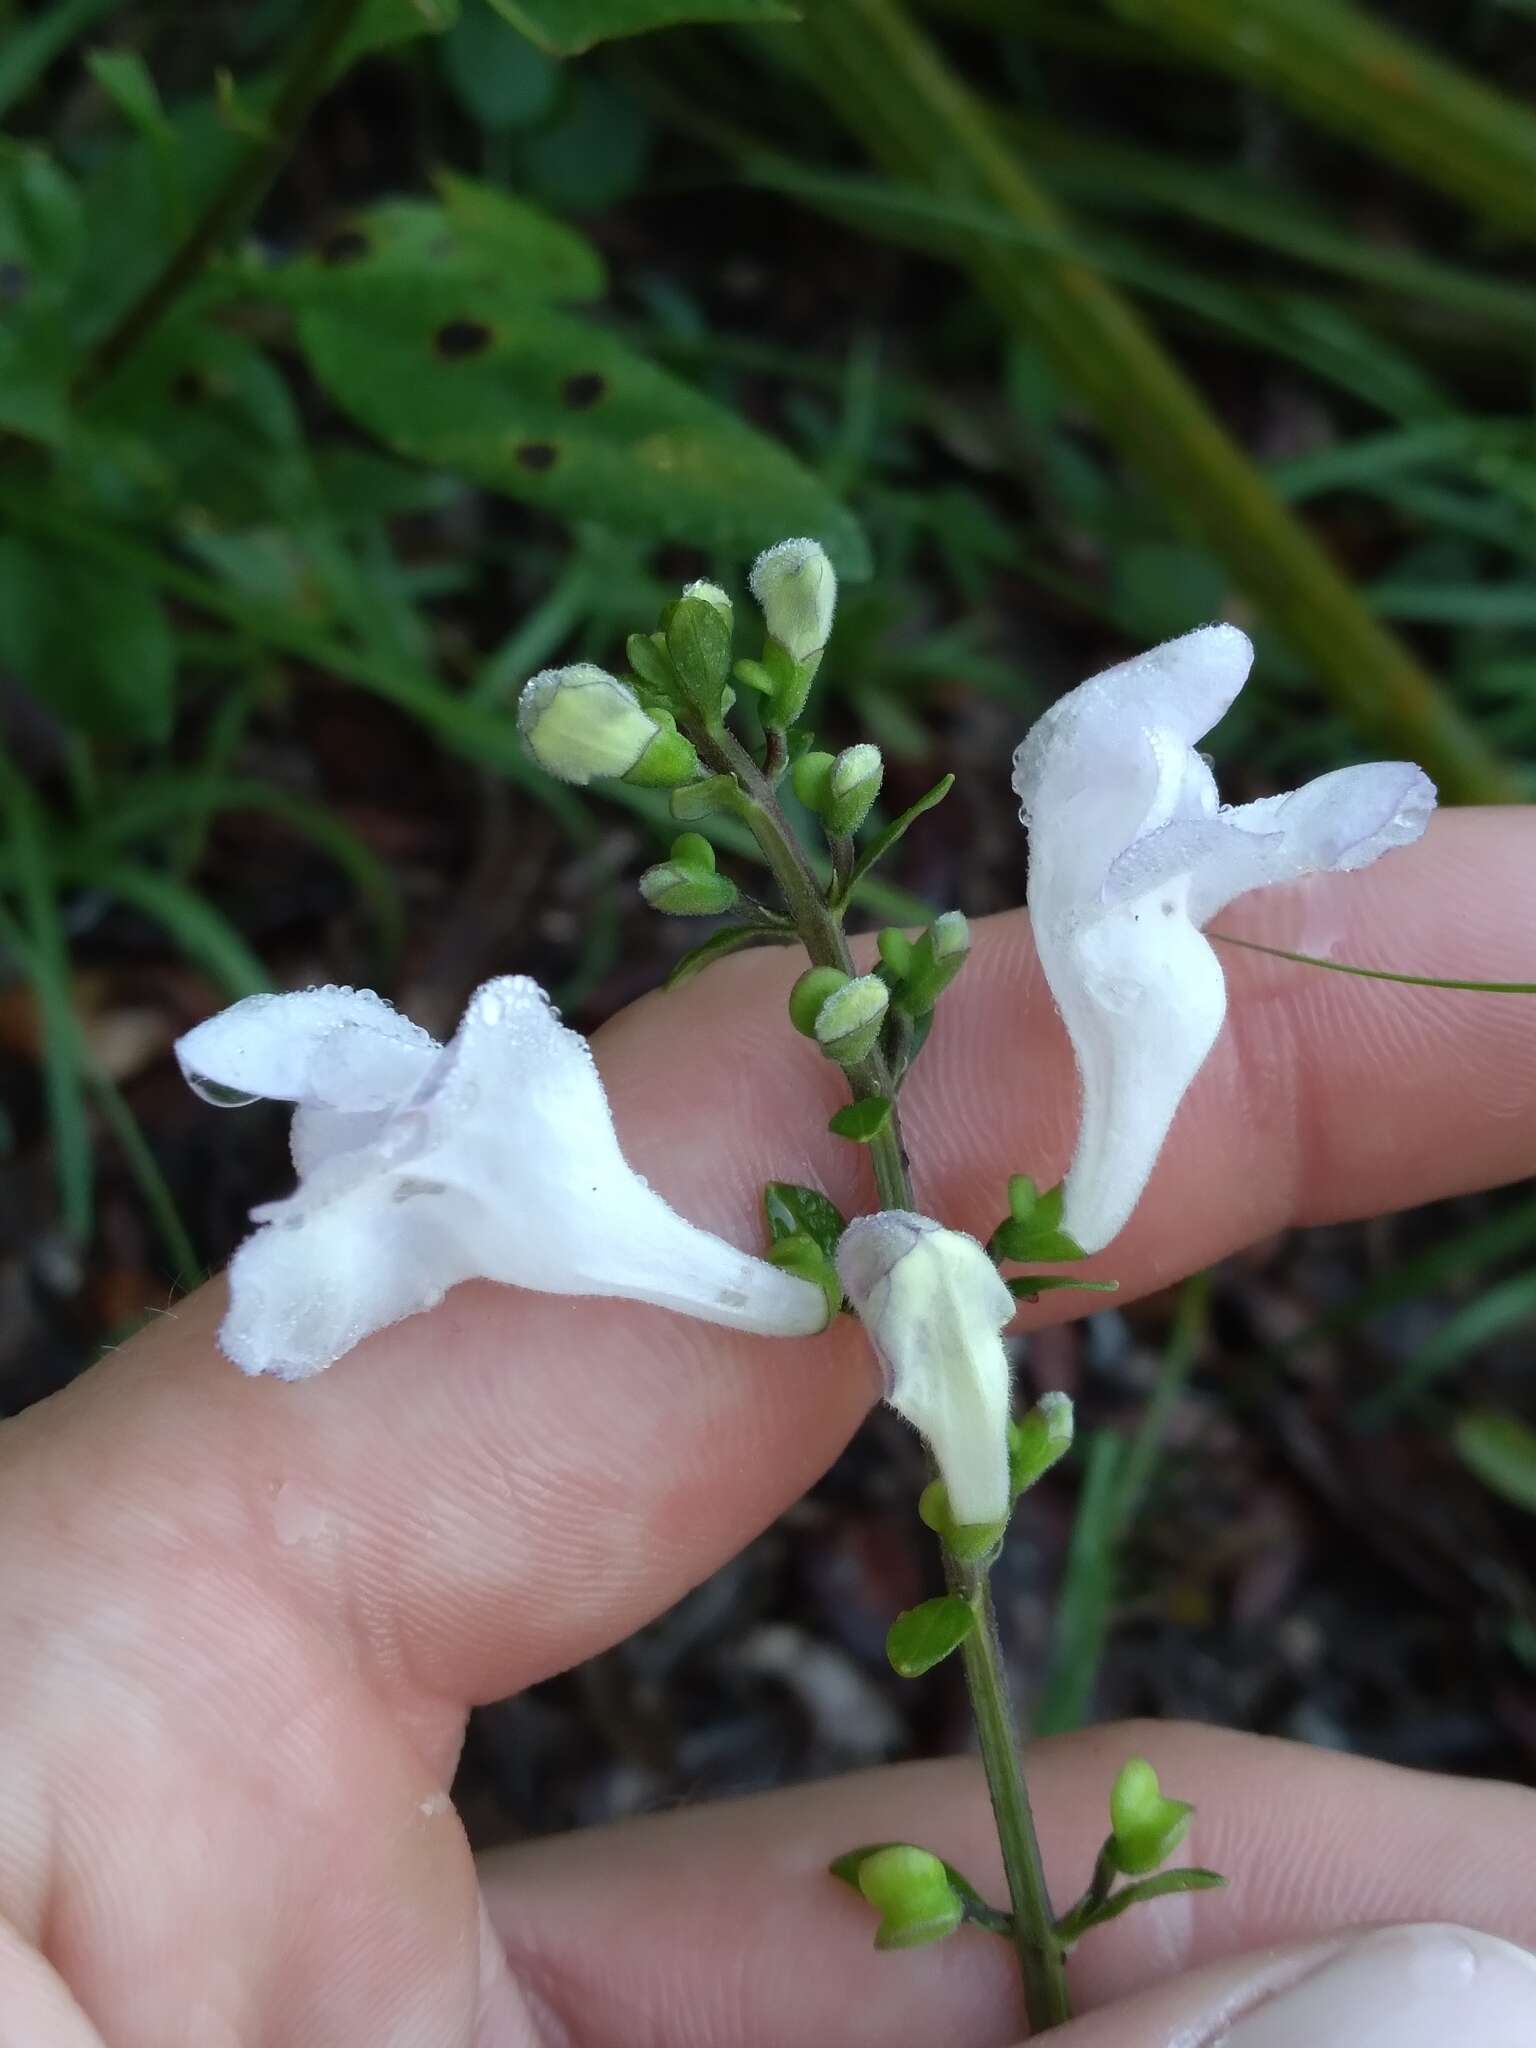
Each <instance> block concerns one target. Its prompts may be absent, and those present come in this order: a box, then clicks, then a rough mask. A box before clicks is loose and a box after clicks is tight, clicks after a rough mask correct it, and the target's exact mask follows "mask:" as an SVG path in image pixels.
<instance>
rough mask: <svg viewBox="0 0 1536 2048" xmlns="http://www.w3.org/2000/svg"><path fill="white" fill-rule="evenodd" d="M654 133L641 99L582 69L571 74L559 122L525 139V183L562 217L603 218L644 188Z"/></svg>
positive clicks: (522, 150)
mask: <svg viewBox="0 0 1536 2048" xmlns="http://www.w3.org/2000/svg"><path fill="white" fill-rule="evenodd" d="M655 135H656V124H655V122H654V121H653V119H652V118H651V112H650V109H649V108H648V107H647V106H646V104H645V102H644V101H643V100H642V99H641V98H639V96H638V95H637V94H636V93H634V92H631V91H627V90H626V89H625V88H624V87H623V86H622V85H621V84H620V83H618V81H616V80H615V79H612V78H605V77H604V76H602V74H601V73H599V72H596V71H593V70H591V69H589V68H588V67H586V66H580V67H578V68H575V69H573V70H570V71H568V72H567V74H566V77H565V80H564V89H563V91H562V92H561V95H560V100H559V103H558V106H557V110H556V113H555V116H554V118H553V119H552V120H549V121H545V122H541V123H540V125H539V126H538V127H537V128H533V129H530V130H529V132H528V133H527V134H526V135H525V136H524V137H523V138H522V146H521V148H520V150H519V151H518V158H519V162H520V165H521V170H522V177H523V179H524V181H525V183H526V184H527V186H528V189H529V190H530V191H532V192H535V193H537V194H538V196H539V198H540V199H542V200H543V201H544V202H545V204H546V205H549V206H552V207H554V209H555V210H556V212H557V213H561V214H567V213H600V212H602V210H603V209H604V208H605V207H609V206H616V205H617V204H618V203H619V201H620V200H622V199H627V198H629V197H630V195H631V194H632V193H633V192H634V191H635V190H636V188H637V187H638V186H639V184H640V182H641V180H642V178H643V177H644V175H645V171H646V166H647V165H648V164H649V162H650V157H651V149H652V146H653V144H654V141H655Z"/></svg>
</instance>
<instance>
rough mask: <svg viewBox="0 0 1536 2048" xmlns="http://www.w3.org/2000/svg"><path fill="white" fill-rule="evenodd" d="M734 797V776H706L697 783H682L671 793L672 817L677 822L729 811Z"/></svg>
mask: <svg viewBox="0 0 1536 2048" xmlns="http://www.w3.org/2000/svg"><path fill="white" fill-rule="evenodd" d="M735 795H736V778H735V776H734V775H706V776H705V777H704V778H703V780H702V781H699V782H684V783H682V784H681V785H680V786H679V787H678V788H676V789H674V790H673V792H672V815H673V817H674V818H677V819H678V820H680V821H681V820H684V819H690V818H707V817H709V816H710V814H711V813H712V812H714V811H724V810H729V809H730V807H731V805H732V803H733V801H734V799H735Z"/></svg>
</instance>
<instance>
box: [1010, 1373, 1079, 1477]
mask: <svg viewBox="0 0 1536 2048" xmlns="http://www.w3.org/2000/svg"><path fill="white" fill-rule="evenodd" d="M1072 1430H1073V1419H1072V1402H1071V1399H1070V1397H1069V1396H1068V1395H1066V1394H1059V1393H1052V1394H1042V1395H1041V1396H1040V1398H1039V1400H1038V1401H1037V1402H1036V1403H1035V1405H1034V1407H1033V1408H1031V1409H1030V1411H1029V1413H1028V1414H1027V1415H1025V1416H1023V1417H1021V1418H1020V1420H1019V1421H1017V1422H1010V1423H1009V1425H1008V1479H1009V1485H1010V1487H1011V1489H1012V1492H1013V1496H1014V1498H1015V1499H1017V1498H1018V1496H1019V1495H1020V1494H1021V1493H1027V1492H1028V1490H1029V1488H1030V1487H1032V1486H1033V1485H1034V1483H1035V1481H1036V1480H1037V1479H1041V1478H1043V1477H1044V1476H1045V1474H1046V1473H1047V1472H1049V1471H1050V1469H1051V1467H1052V1466H1053V1465H1054V1464H1055V1463H1056V1462H1057V1460H1058V1459H1059V1458H1064V1457H1065V1456H1066V1454H1067V1452H1068V1451H1070V1450H1071V1448H1072Z"/></svg>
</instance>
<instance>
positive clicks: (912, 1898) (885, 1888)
mask: <svg viewBox="0 0 1536 2048" xmlns="http://www.w3.org/2000/svg"><path fill="white" fill-rule="evenodd" d="M858 1886H859V1890H860V1891H861V1892H862V1893H863V1894H864V1896H865V1898H866V1899H868V1901H869V1903H870V1904H871V1905H872V1906H873V1907H874V1908H875V1909H876V1910H877V1912H878V1913H879V1915H880V1931H879V1933H878V1934H877V1935H876V1936H875V1946H876V1948H921V1947H922V1946H923V1945H924V1943H926V1942H930V1941H942V1940H943V1939H944V1937H945V1935H946V1934H953V1933H954V1931H955V1929H956V1928H957V1927H958V1926H959V1925H960V1923H961V1921H962V1920H963V1919H964V1918H965V1908H964V1906H963V1905H962V1904H961V1901H960V1898H959V1895H958V1893H957V1892H956V1891H955V1888H954V1886H953V1885H952V1884H951V1883H950V1881H949V1872H948V1871H947V1870H946V1869H945V1868H944V1865H943V1864H942V1863H941V1862H940V1860H939V1858H938V1857H937V1856H935V1855H933V1854H932V1853H931V1852H930V1851H929V1850H927V1849H918V1848H914V1847H913V1845H912V1844H911V1843H910V1842H893V1843H891V1844H890V1846H889V1847H888V1848H884V1849H874V1850H872V1851H871V1852H870V1854H869V1855H867V1856H866V1857H865V1858H864V1859H863V1861H862V1862H861V1863H860V1864H859V1869H858Z"/></svg>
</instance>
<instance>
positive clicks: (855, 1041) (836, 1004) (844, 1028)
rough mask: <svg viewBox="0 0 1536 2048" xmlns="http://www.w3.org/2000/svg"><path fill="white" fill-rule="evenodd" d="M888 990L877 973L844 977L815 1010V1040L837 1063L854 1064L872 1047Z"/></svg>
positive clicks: (885, 1005) (885, 1009)
mask: <svg viewBox="0 0 1536 2048" xmlns="http://www.w3.org/2000/svg"><path fill="white" fill-rule="evenodd" d="M890 1005H891V992H890V990H889V989H888V988H887V987H886V985H885V983H884V982H883V981H882V980H881V979H880V977H879V975H878V974H860V975H858V976H856V977H855V979H854V980H852V981H845V982H844V983H843V985H842V987H841V988H839V989H837V990H836V991H834V993H833V994H832V995H830V996H828V997H827V999H826V1001H825V1002H824V1003H823V1004H822V1006H821V1008H820V1009H819V1010H818V1011H817V1013H816V1043H817V1044H818V1045H819V1046H820V1047H821V1049H822V1051H823V1052H824V1053H825V1054H826V1055H827V1058H828V1059H830V1060H836V1061H837V1063H838V1065H839V1066H840V1067H856V1066H857V1065H858V1063H859V1061H860V1060H862V1059H864V1058H865V1057H866V1056H867V1055H868V1054H869V1053H870V1052H872V1051H873V1050H874V1045H875V1041H876V1039H877V1038H878V1037H879V1036H880V1027H881V1025H882V1024H883V1023H884V1022H885V1013H886V1011H887V1010H888V1009H889V1008H890Z"/></svg>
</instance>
